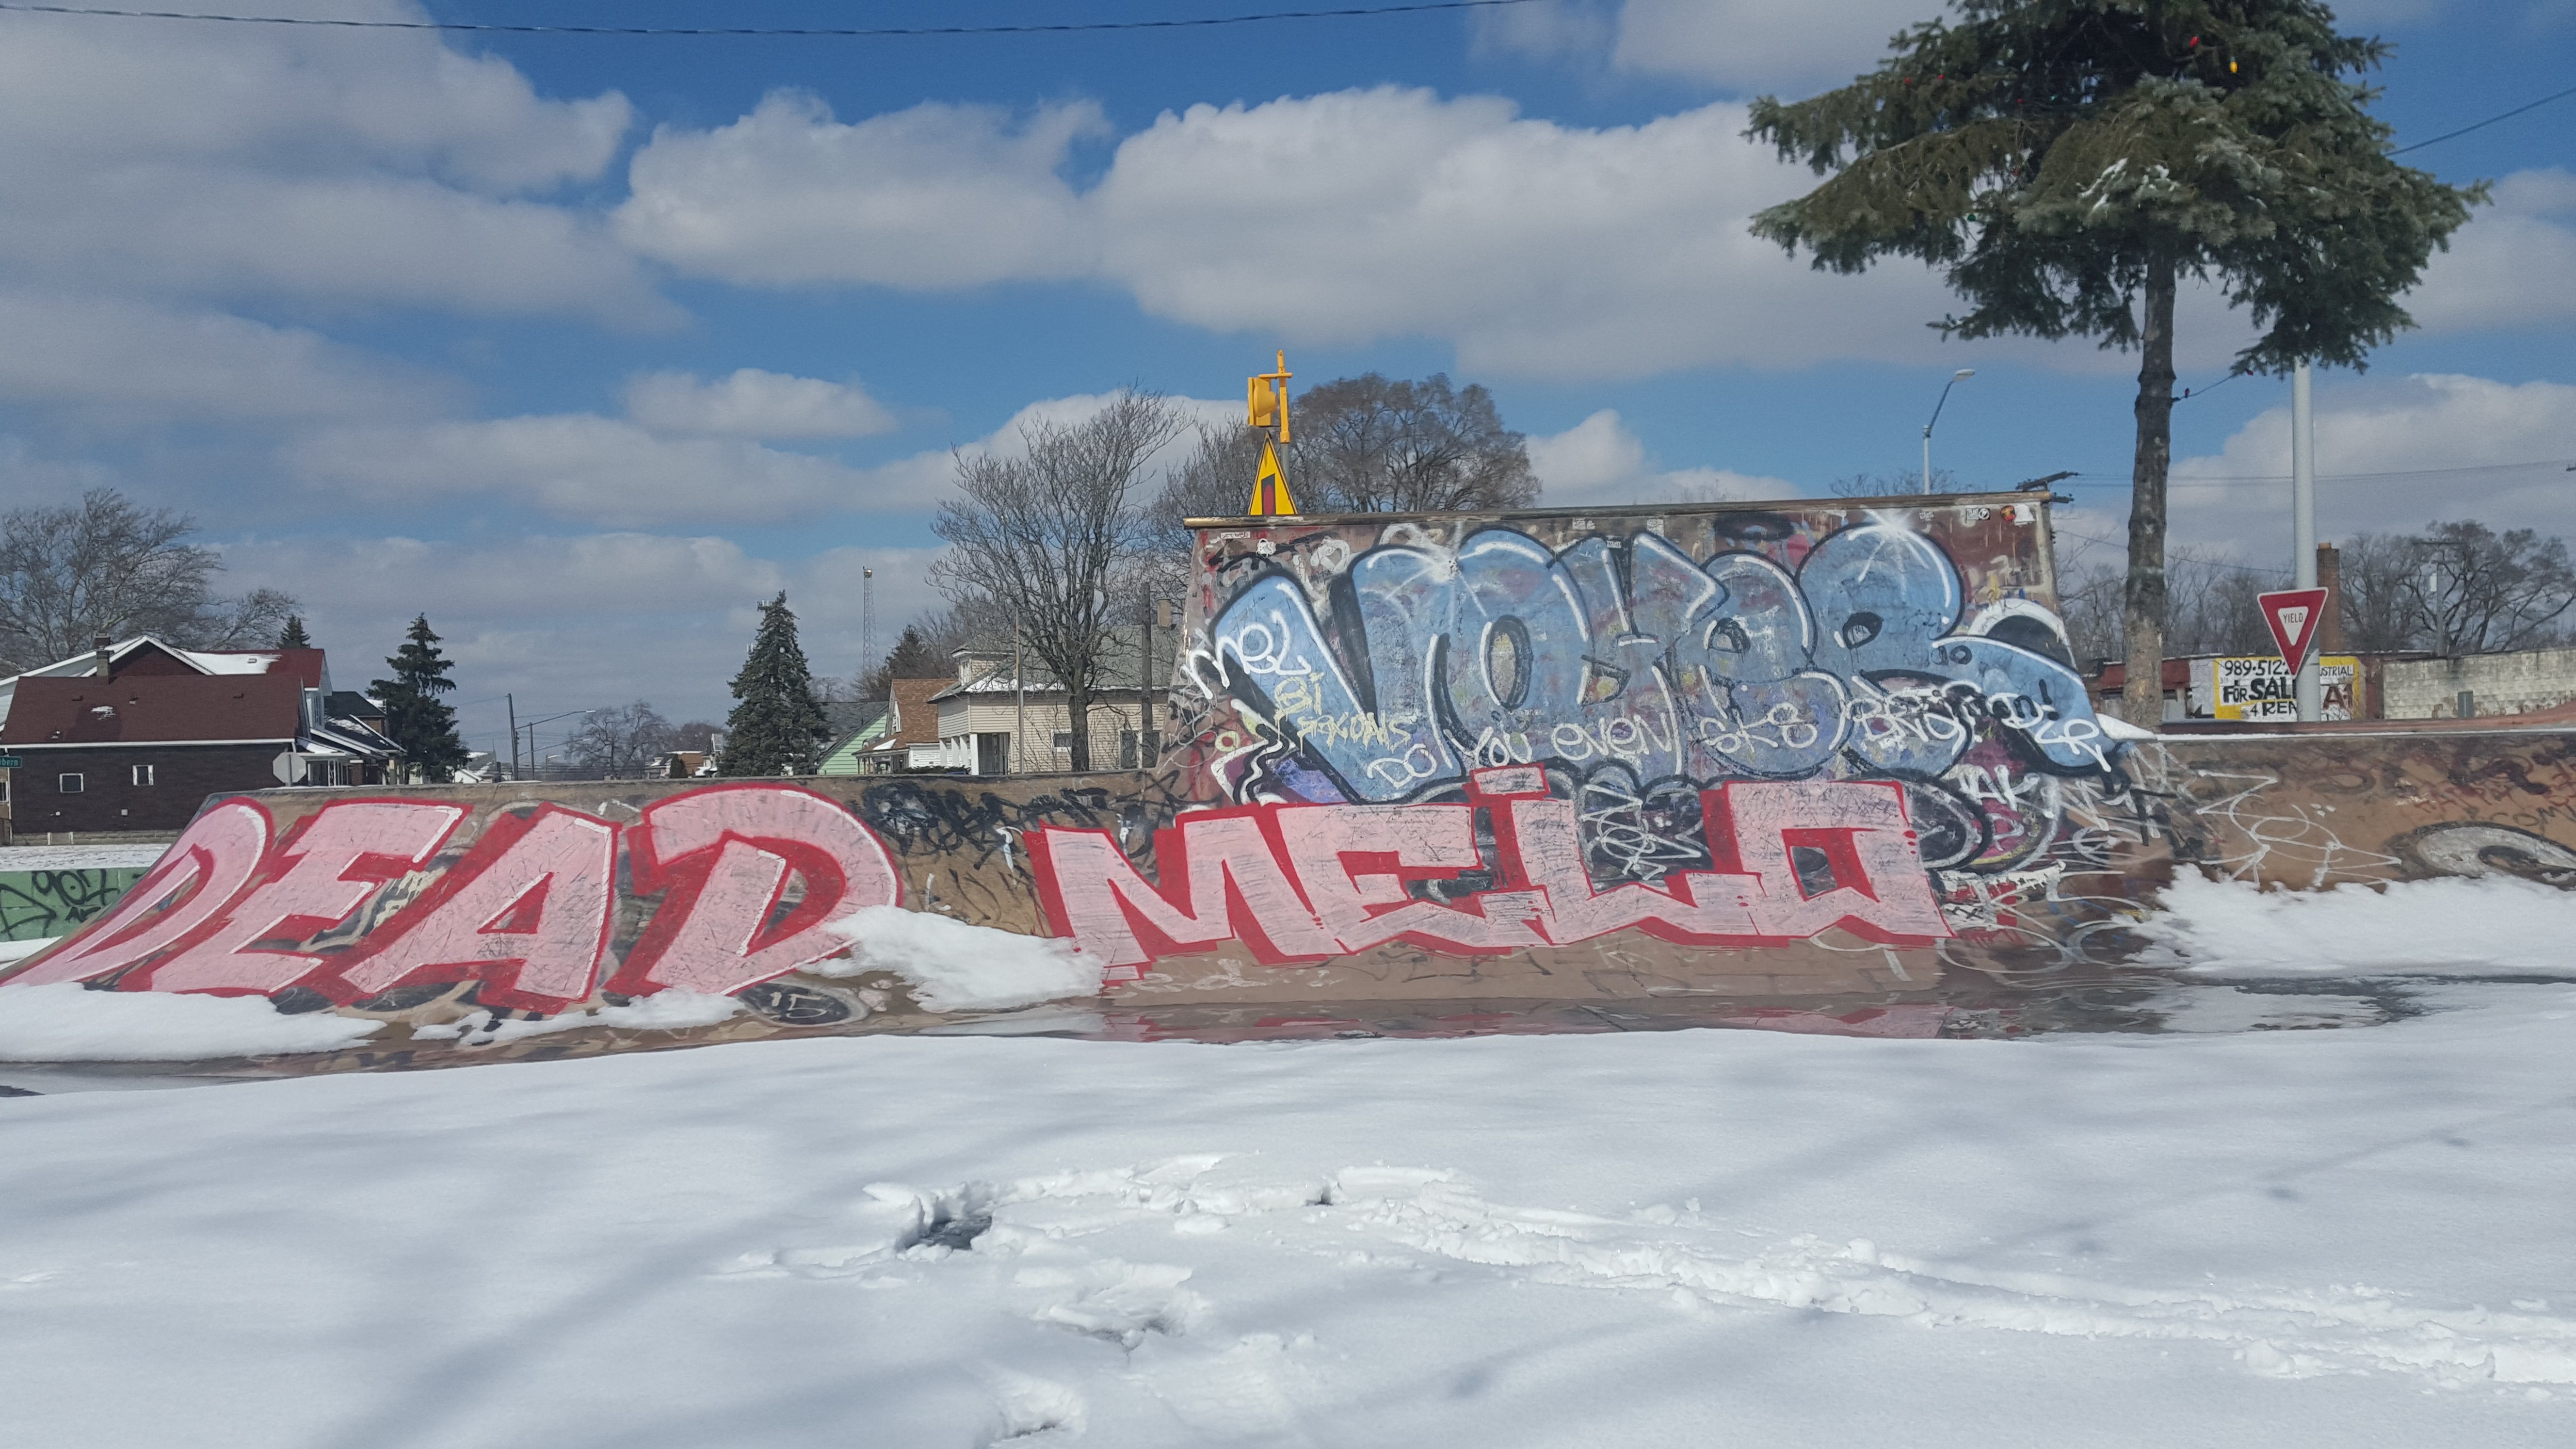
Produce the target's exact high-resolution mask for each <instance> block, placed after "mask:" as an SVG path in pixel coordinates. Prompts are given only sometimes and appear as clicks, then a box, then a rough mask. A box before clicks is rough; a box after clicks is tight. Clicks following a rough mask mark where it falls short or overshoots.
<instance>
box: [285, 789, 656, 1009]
mask: <svg viewBox="0 0 2576 1449" xmlns="http://www.w3.org/2000/svg"><path fill="white" fill-rule="evenodd" d="M616 902H617V827H616V826H614V825H611V824H609V823H608V822H607V821H605V820H600V819H596V818H594V817H592V816H588V815H584V814H582V813H580V812H579V811H575V810H567V809H565V808H564V807H562V806H560V805H540V806H538V807H537V809H536V811H535V813H534V814H531V815H528V816H525V817H520V816H513V815H504V816H501V817H500V818H499V819H498V820H496V821H494V822H493V825H492V828H491V829H489V830H487V831H485V832H484V834H483V838H482V839H480V840H478V841H476V842H474V848H473V849H472V850H470V851H468V852H466V855H465V858H464V859H462V860H460V861H458V862H457V863H456V864H455V865H454V866H453V867H451V868H450V869H449V870H448V872H447V873H446V875H445V876H443V877H441V878H440V880H439V882H438V884H437V885H435V886H433V887H431V889H430V890H429V892H428V893H427V894H426V895H424V896H422V897H421V898H420V899H419V900H417V901H415V902H413V903H412V904H410V905H409V906H406V907H405V908H404V909H403V910H402V911H400V912H399V913H397V914H396V915H395V917H394V918H393V919H392V920H391V921H389V922H387V924H386V925H385V926H384V927H383V928H382V929H380V930H379V931H378V932H377V933H376V934H375V935H374V936H372V937H370V938H369V939H368V941H367V944H366V945H365V946H364V947H362V948H361V949H360V950H359V951H357V952H354V953H351V954H350V955H348V956H344V957H341V958H340V959H339V961H338V962H336V963H335V964H336V966H337V968H338V969H337V976H336V979H333V978H331V977H319V976H317V978H316V979H314V980H313V981H312V982H311V983H310V984H312V985H314V986H316V987H317V988H319V989H320V990H322V992H323V993H324V994H325V995H328V996H330V997H332V998H333V999H334V1000H338V1001H342V1002H353V1001H359V1000H363V999H364V998H366V997H370V996H375V995H378V994H380V993H382V992H384V991H387V990H389V989H391V988H393V987H395V986H399V985H402V984H404V983H406V982H410V981H417V980H432V981H459V980H465V979H467V978H472V979H476V980H479V981H481V982H482V983H483V985H482V986H480V987H479V988H477V990H476V992H475V1000H476V1001H477V1002H479V1003H481V1004H483V1005H485V1006H496V1007H503V1008H523V1009H530V1010H536V1011H560V1010H562V1009H563V1008H564V1007H566V1006H569V1005H571V1004H572V1003H573V1002H576V1001H580V1000H582V999H584V998H585V997H587V996H589V995H590V993H591V990H592V983H593V982H594V981H595V980H596V979H597V977H598V973H599V962H600V958H601V957H602V956H603V955H605V954H606V953H607V950H608V936H609V928H610V926H611V924H612V923H613V920H614V908H615V906H616Z"/></svg>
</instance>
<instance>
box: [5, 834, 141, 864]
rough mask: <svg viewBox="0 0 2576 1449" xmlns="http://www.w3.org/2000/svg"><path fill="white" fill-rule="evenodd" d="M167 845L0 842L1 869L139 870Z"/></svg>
mask: <svg viewBox="0 0 2576 1449" xmlns="http://www.w3.org/2000/svg"><path fill="white" fill-rule="evenodd" d="M167 849H169V847H168V846H166V845H161V844H156V843H153V842H150V841H145V842H143V843H141V844H135V843H132V842H126V843H120V844H114V845H0V871H10V870H142V869H145V868H146V867H148V866H150V865H151V864H152V863H153V862H154V861H156V860H159V859H160V858H161V852H162V851H164V850H167Z"/></svg>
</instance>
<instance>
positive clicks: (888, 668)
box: [859, 624, 949, 699]
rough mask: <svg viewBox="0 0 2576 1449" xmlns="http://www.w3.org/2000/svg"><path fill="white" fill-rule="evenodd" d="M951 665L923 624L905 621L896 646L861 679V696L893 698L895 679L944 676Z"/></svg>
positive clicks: (867, 697) (865, 697) (864, 697)
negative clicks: (933, 646) (924, 634)
mask: <svg viewBox="0 0 2576 1449" xmlns="http://www.w3.org/2000/svg"><path fill="white" fill-rule="evenodd" d="M948 669H949V665H948V662H947V661H946V660H943V659H941V658H940V657H939V651H938V650H936V649H934V648H932V647H931V644H930V641H929V640H928V639H925V638H923V637H922V633H921V626H920V625H918V624H906V625H904V626H903V637H902V638H900V639H897V640H896V641H895V644H894V648H893V649H892V650H891V651H889V652H888V653H887V655H886V657H885V658H884V659H883V660H882V661H880V662H879V663H878V664H877V667H876V668H874V669H871V670H869V671H868V672H867V674H866V676H865V677H864V678H863V679H861V680H860V682H859V697H860V698H861V699H887V698H891V697H892V696H893V693H894V681H896V680H898V679H938V678H941V677H943V676H945V675H946V674H947V673H948Z"/></svg>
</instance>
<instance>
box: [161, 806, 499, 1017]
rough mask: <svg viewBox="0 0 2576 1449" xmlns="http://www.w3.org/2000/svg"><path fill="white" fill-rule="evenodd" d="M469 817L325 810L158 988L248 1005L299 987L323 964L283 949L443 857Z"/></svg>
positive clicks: (450, 810)
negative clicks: (249, 998)
mask: <svg viewBox="0 0 2576 1449" xmlns="http://www.w3.org/2000/svg"><path fill="white" fill-rule="evenodd" d="M465 813H466V812H465V807H464V806H462V805H433V804H429V803H426V802H423V801H413V800H349V801H342V802H340V803H337V804H332V805H325V806H323V807H322V809H321V811H320V813H318V814H316V815H314V816H312V817H310V818H309V819H307V820H305V821H304V823H303V824H302V825H300V826H298V827H297V828H296V829H295V831H294V832H293V833H291V834H289V835H288V836H287V838H286V840H285V841H284V842H283V843H282V844H280V845H279V846H278V848H277V855H276V857H275V859H274V860H273V862H272V863H271V864H270V866H269V867H268V868H267V869H266V870H263V871H262V872H261V873H260V877H259V878H258V879H257V880H255V881H253V882H252V884H251V887H250V889H249V890H248V891H246V892H244V893H243V894H242V896H241V898H240V899H238V900H236V901H235V902H233V904H232V905H231V906H230V907H228V908H226V910H225V911H224V913H223V914H222V915H221V916H219V917H217V918H216V920H215V921H214V923H213V926H212V929H211V931H210V932H209V933H208V934H206V935H204V936H201V937H198V938H196V939H195V940H193V941H192V942H190V943H189V944H188V945H187V946H186V947H185V948H184V949H183V950H181V951H180V952H179V953H178V954H176V955H174V956H172V957H171V958H169V959H168V960H166V961H163V962H161V963H160V964H158V965H156V966H151V967H147V968H145V969H146V972H147V973H148V978H149V983H150V988H151V989H152V990H155V991H205V992H212V993H215V994H217V995H223V996H242V995H264V994H266V993H268V992H271V991H277V990H281V989H283V988H285V987H287V986H291V985H293V984H294V983H295V982H296V981H297V980H299V979H300V978H302V977H303V976H304V975H306V974H307V973H309V972H311V971H312V970H313V969H314V968H315V967H317V966H320V965H322V964H323V963H324V958H323V957H320V956H313V955H307V954H304V953H303V952H299V951H284V950H278V949H276V946H277V944H279V943H285V942H297V941H304V940H308V939H310V938H311V937H313V936H316V935H319V934H320V933H322V932H324V931H327V930H329V929H331V928H332V927H333V926H336V925H338V924H340V923H341V922H342V921H345V920H347V919H348V918H349V917H350V916H351V915H353V914H354V913H356V911H357V909H358V907H359V906H361V905H364V904H365V903H366V900H367V897H369V896H371V895H374V894H375V893H376V890H377V888H378V887H380V886H382V885H384V884H385V883H386V882H387V881H390V880H395V879H398V878H399V877H401V876H403V875H405V874H407V873H409V872H410V871H412V870H413V869H415V868H417V867H418V866H419V865H420V864H421V863H422V862H424V861H426V860H428V859H429V858H430V856H431V855H433V854H435V853H436V852H437V850H438V847H439V846H440V845H441V844H442V843H444V842H445V841H446V839H447V837H448V834H449V833H450V832H452V831H454V830H455V829H456V826H457V823H458V822H459V821H461V820H463V819H464V818H465ZM263 942H265V943H269V944H267V945H265V946H263V945H262V944H261V943H263Z"/></svg>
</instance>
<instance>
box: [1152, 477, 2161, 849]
mask: <svg viewBox="0 0 2576 1449" xmlns="http://www.w3.org/2000/svg"><path fill="white" fill-rule="evenodd" d="M1321 592H1322V593H1323V594H1324V596H1325V602H1324V604H1323V609H1322V612H1321V614H1319V613H1318V610H1317V607H1316V604H1315V602H1314V601H1313V600H1312V599H1310V596H1309V591H1308V588H1307V586H1306V585H1304V584H1302V583H1301V582H1300V581H1299V580H1298V579H1297V578H1296V577H1295V576H1293V575H1292V574H1290V573H1288V572H1286V571H1282V570H1273V571H1271V572H1267V573H1264V574H1262V575H1260V576H1259V577H1257V578H1255V579H1253V580H1252V581H1251V582H1250V583H1249V584H1248V585H1246V586H1243V587H1241V588H1240V590H1239V591H1238V592H1237V593H1236V594H1235V595H1234V597H1233V598H1232V599H1231V600H1230V601H1229V602H1228V603H1227V604H1226V605H1225V607H1224V608H1223V609H1222V610H1221V611H1220V612H1219V613H1218V615H1217V617H1216V620H1215V622H1214V624H1213V626H1212V627H1211V629H1210V631H1209V634H1208V640H1207V645H1206V648H1205V649H1204V651H1202V653H1201V654H1200V656H1199V658H1198V660H1197V661H1196V662H1197V664H1198V666H1199V673H1200V684H1201V686H1202V687H1203V688H1205V689H1207V690H1208V692H1209V693H1210V694H1211V695H1214V696H1223V697H1229V698H1231V699H1232V700H1233V701H1234V702H1235V704H1236V707H1237V709H1238V711H1239V712H1240V713H1241V715H1242V716H1243V717H1244V719H1245V720H1246V721H1247V723H1249V724H1251V725H1253V726H1254V728H1255V729H1256V730H1257V731H1259V732H1261V733H1263V734H1264V735H1265V736H1266V737H1267V738H1268V739H1269V740H1270V742H1271V745H1272V749H1271V752H1270V755H1269V756H1268V758H1267V760H1266V762H1265V773H1264V774H1263V776H1262V779H1263V782H1264V783H1265V785H1266V786H1268V787H1269V788H1270V789H1272V790H1274V791H1276V792H1278V793H1281V794H1286V795H1292V796H1294V797H1296V798H1302V799H1310V800H1330V799H1342V800H1352V801H1367V802H1393V801H1402V800H1411V799H1420V798H1424V797H1425V796H1426V795H1428V794H1431V793H1436V792H1437V791H1439V790H1441V789H1443V788H1445V787H1451V786H1454V785H1456V784H1457V782H1459V781H1460V780H1462V779H1463V778H1464V776H1465V774H1466V772H1467V771H1469V770H1471V769H1476V768H1482V767H1489V766H1496V765H1510V764H1531V763H1537V764H1543V765H1548V766H1551V767H1561V768H1563V769H1565V770H1567V771H1569V772H1571V773H1572V774H1573V775H1574V776H1575V777H1577V778H1579V779H1583V780H1585V781H1586V782H1587V783H1586V787H1585V788H1586V792H1587V794H1588V795H1589V794H1594V793H1599V794H1602V795H1604V797H1605V798H1603V799H1602V800H1600V801H1599V802H1597V803H1598V804H1599V805H1600V807H1601V809H1602V810H1603V811H1604V812H1606V816H1607V817H1620V816H1622V815H1623V814H1624V815H1630V816H1638V817H1645V816H1651V815H1653V814H1655V813H1657V811H1658V808H1659V807H1658V806H1657V804H1656V800H1657V798H1658V797H1659V796H1671V795H1674V794H1676V793H1677V792H1678V793H1687V792H1688V791H1689V790H1691V789H1695V788H1699V787H1704V786H1707V785H1710V784H1713V783H1715V782H1718V781H1721V780H1726V779H1799V778H1808V777H1813V776H1819V775H1825V776H1832V777H1838V778H1839V777H1880V778H1895V779H1910V780H1922V781H1930V780H1934V779H1936V778H1938V777H1940V776H1942V775H1943V774H1944V772H1947V771H1950V770H1952V768H1953V767H1954V766H1958V765H1959V764H1960V762H1961V761H1962V759H1963V758H1965V757H1966V756H1967V755H1968V753H1969V752H1970V750H1971V749H1973V748H1975V747H1976V746H1977V745H1978V744H1979V743H1980V742H1981V741H1984V740H1996V741H2000V742H2002V743H2003V744H2004V745H2005V746H2006V747H2007V749H2008V751H2009V753H2010V755H2011V756H2013V757H2015V758H2016V759H2017V761H2018V763H2019V764H2020V766H2021V767H2022V768H2024V769H2025V770H2039V771H2043V772H2046V773H2050V774H2055V775H2098V774H2101V773H2103V772H2105V771H2107V770H2108V769H2109V768H2110V767H2111V765H2112V763H2113V761H2114V760H2115V759H2116V757H2117V754H2118V746H2117V745H2116V744H2115V743H2114V742H2113V741H2112V740H2111V739H2110V738H2109V736H2108V735H2106V733H2105V732H2104V730H2103V728H2102V726H2101V723H2100V721H2099V720H2098V719H2096V718H2095V716H2094V713H2093V709H2092V706H2091V703H2090V701H2089V700H2088V699H2087V697H2086V695H2085V691H2084V685H2083V681H2082V680H2081V679H2080V678H2079V677H2078V676H2077V675H2076V673H2075V671H2074V670H2073V668H2071V667H2070V666H2069V664H2068V663H2067V662H2066V661H2065V660H2064V659H2062V658H2054V657H2051V655H2050V654H2049V653H2047V652H2042V650H2040V649H2035V648H2032V647H2029V646H2028V645H2027V644H2025V643H2015V642H2010V641H2007V640H2005V639H2002V638H1997V637H1993V636H1991V635H1988V634H1984V633H1979V632H1974V631H1971V630H1967V629H1964V628H1963V627H1962V613H1963V609H1964V592H1963V588H1962V585H1961V581H1960V576H1959V570H1958V569H1957V567H1956V566H1955V565H1954V564H1953V563H1952V562H1951V560H1950V558H1949V557H1948V556H1947V555H1946V554H1944V553H1943V552H1942V551H1941V549H1940V548H1939V547H1938V546H1936V545H1935V544H1934V543H1933V542H1932V541H1931V540H1929V539H1927V538H1925V537H1924V536H1922V535H1921V534H1919V533H1916V532H1913V531H1912V530H1910V529H1906V528H1903V527H1899V526H1896V525H1893V524H1888V523H1876V522H1873V523H1864V524H1859V525H1855V526H1852V527H1848V528H1844V529H1842V530H1840V531H1839V532H1836V533H1833V534H1831V535H1829V536H1827V537H1826V538H1824V539H1823V540H1822V541H1820V542H1819V543H1818V544H1817V545H1816V546H1815V547H1814V548H1813V549H1812V550H1810V551H1809V552H1808V553H1807V555H1806V557H1805V558H1804V559H1803V560H1801V561H1800V562H1799V564H1798V566H1797V567H1796V568H1795V569H1794V570H1793V569H1791V568H1790V567H1788V566H1786V565H1784V564H1782V563H1781V562H1779V561H1777V560H1775V559H1773V558H1771V557H1768V556H1766V555H1764V554H1762V553H1758V552H1752V551H1747V550H1740V549H1739V550H1727V551H1721V552H1719V553H1717V554H1715V555H1713V556H1712V557H1710V558H1709V559H1707V560H1706V561H1705V562H1698V561H1694V560H1693V559H1691V558H1690V556H1689V555H1688V554H1687V553H1685V552H1684V551H1683V550H1682V549H1680V548H1679V547H1677V546H1676V545H1674V544H1673V543H1672V542H1670V541H1669V540H1667V539H1665V538H1663V537H1662V536H1660V535H1659V534H1655V533H1651V532H1648V533H1640V534H1638V535H1636V536H1634V537H1631V538H1624V539H1614V538H1608V537H1602V536H1598V535H1594V536H1589V537H1585V538H1583V539H1581V540H1579V541H1578V542H1575V543H1574V544H1572V545H1570V546H1568V547H1566V548H1564V549H1562V550H1551V549H1549V548H1548V547H1547V546H1546V545H1545V544H1543V543H1541V542H1540V541H1539V540H1537V539H1535V538H1533V537H1531V536H1529V535H1528V534H1525V533H1522V532H1519V531H1517V530H1514V529H1510V528H1504V527H1489V528H1483V529H1479V530H1477V531H1475V532H1472V533H1470V534H1468V535H1467V536H1466V537H1465V538H1464V539H1463V540H1461V541H1460V542H1459V544H1458V545H1457V546H1456V547H1455V548H1454V549H1451V548H1442V547H1438V546H1432V545H1426V544H1423V543H1420V542H1399V543H1386V544H1381V545H1380V546H1378V547H1375V548H1371V549H1369V550H1367V551H1366V552H1363V553H1361V554H1359V555H1358V556H1357V557H1355V558H1352V559H1351V560H1350V562H1349V564H1348V566H1347V567H1346V568H1344V569H1342V570H1340V571H1338V573H1337V574H1336V575H1335V576H1334V577H1332V578H1331V579H1330V580H1329V582H1328V584H1327V585H1326V586H1325V587H1324V588H1323V589H1322V590H1321ZM2033 616H2037V618H2038V619H2040V620H2042V621H2045V622H2043V623H2041V624H2040V625H2039V626H2038V629H2039V632H2041V633H2043V634H2045V635H2047V636H2048V637H2050V638H2054V637H2055V629H2054V621H2053V620H2051V619H2048V616H2047V615H2046V613H2045V611H2044V610H2039V609H2037V608H2036V607H2035V606H2031V607H2028V608H2025V609H2023V610H2022V611H2021V612H2020V613H2018V614H2016V615H2014V616H2013V617H2014V618H2015V619H2016V621H2017V622H2019V623H2021V624H2022V625H2023V626H2024V628H2023V632H2022V633H2021V634H2019V635H2018V636H2017V637H2021V638H2024V639H2028V638H2030V623H2031V620H2032V617H2033ZM1605 768H1607V769H1608V771H1609V773H1608V776H1607V777H1606V778H1605V777H1604V775H1603V772H1604V770H1605ZM1590 803H1593V802H1587V804H1590ZM1614 823H1615V822H1614ZM1611 833H1613V834H1615V833H1616V830H1615V828H1613V829H1612V830H1611ZM1648 853H1649V854H1651V851H1649V852H1648Z"/></svg>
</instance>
